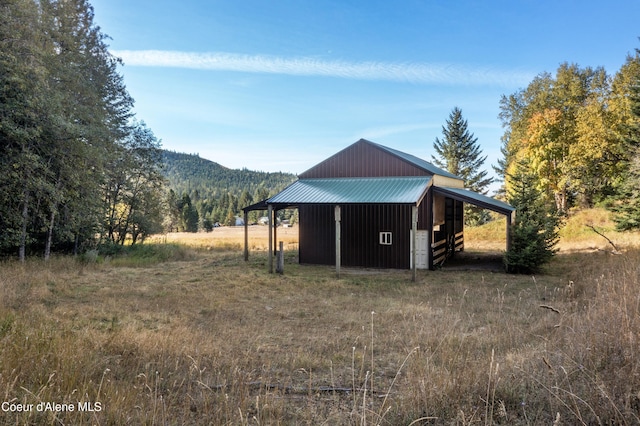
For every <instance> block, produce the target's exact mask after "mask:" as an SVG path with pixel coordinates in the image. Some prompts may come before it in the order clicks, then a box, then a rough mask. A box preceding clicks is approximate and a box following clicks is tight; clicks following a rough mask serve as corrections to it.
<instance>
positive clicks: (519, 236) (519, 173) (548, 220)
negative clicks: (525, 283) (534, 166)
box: [504, 162, 560, 274]
mask: <svg viewBox="0 0 640 426" xmlns="http://www.w3.org/2000/svg"><path fill="white" fill-rule="evenodd" d="M508 179H509V183H510V190H509V192H508V193H507V201H508V202H509V204H511V205H512V206H514V207H515V208H516V222H515V224H512V225H511V226H512V228H511V241H510V246H509V250H508V251H507V252H506V253H505V256H504V263H505V268H506V270H507V272H510V273H517V274H532V273H536V272H538V271H539V270H540V268H541V267H542V266H543V265H544V264H546V263H547V262H549V261H550V260H551V258H552V257H553V256H554V254H555V252H556V249H555V248H554V246H555V245H556V243H557V242H558V227H559V225H560V218H559V216H558V215H557V213H556V211H555V209H553V208H552V207H549V205H548V203H546V202H545V200H544V197H543V194H542V193H541V192H540V191H539V190H538V189H537V187H538V186H537V182H536V181H537V177H536V175H535V173H533V172H532V171H531V169H530V165H529V164H528V163H525V162H521V163H519V164H518V168H517V169H516V171H515V173H514V174H513V175H509V176H508Z"/></svg>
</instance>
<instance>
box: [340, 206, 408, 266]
mask: <svg viewBox="0 0 640 426" xmlns="http://www.w3.org/2000/svg"><path fill="white" fill-rule="evenodd" d="M410 229H411V206H405V205H391V204H383V205H372V204H361V205H358V204H352V205H345V206H343V216H342V232H343V237H344V238H343V239H342V246H341V253H342V264H343V265H344V266H358V267H369V268H396V269H407V268H409V263H410V259H409V230H410ZM380 232H391V233H392V236H393V237H392V238H393V239H392V244H391V245H389V246H387V245H382V244H380V240H379V235H380V234H379V233H380Z"/></svg>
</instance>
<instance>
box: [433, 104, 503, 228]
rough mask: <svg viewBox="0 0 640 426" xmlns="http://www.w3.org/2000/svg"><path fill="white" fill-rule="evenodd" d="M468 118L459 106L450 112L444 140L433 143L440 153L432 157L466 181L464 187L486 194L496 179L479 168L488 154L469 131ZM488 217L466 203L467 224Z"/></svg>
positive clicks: (483, 220)
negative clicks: (483, 152) (464, 116)
mask: <svg viewBox="0 0 640 426" xmlns="http://www.w3.org/2000/svg"><path fill="white" fill-rule="evenodd" d="M467 127H468V124H467V120H465V119H464V118H463V117H462V111H461V110H460V108H458V107H455V108H454V109H453V110H452V111H451V113H450V114H449V119H448V120H447V124H446V126H442V135H443V139H442V140H440V139H438V138H436V140H435V142H434V143H433V148H434V149H435V151H436V153H437V154H438V156H437V157H436V156H433V155H432V156H431V157H432V159H433V162H434V163H435V164H436V165H437V166H438V167H441V168H443V169H445V170H447V171H448V172H450V173H453V174H454V175H456V176H459V177H461V178H462V179H463V180H464V186H465V188H467V189H469V190H471V191H474V192H478V193H480V194H486V193H487V192H488V186H489V185H490V184H491V183H492V182H493V178H491V177H487V171H486V170H480V168H481V167H482V165H483V164H484V162H485V160H486V159H487V157H486V156H484V157H482V156H481V155H482V152H481V150H480V146H479V145H478V138H476V137H474V135H473V133H469V130H468V128H467ZM487 220H488V213H487V212H486V211H484V210H482V209H478V208H476V207H473V206H465V223H467V224H481V223H484V222H486V221H487Z"/></svg>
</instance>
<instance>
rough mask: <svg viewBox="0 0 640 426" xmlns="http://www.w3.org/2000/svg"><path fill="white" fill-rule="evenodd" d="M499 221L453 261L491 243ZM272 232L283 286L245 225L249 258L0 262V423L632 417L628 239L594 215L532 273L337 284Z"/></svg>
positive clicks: (143, 252)
mask: <svg viewBox="0 0 640 426" xmlns="http://www.w3.org/2000/svg"><path fill="white" fill-rule="evenodd" d="M503 222H504V221H500V222H496V223H492V224H489V225H485V226H484V227H481V228H476V229H468V230H467V232H466V233H465V236H466V238H467V242H466V250H467V251H468V252H471V253H474V252H478V253H480V252H483V251H495V250H500V249H503V248H504V223H503ZM587 224H591V225H593V226H595V227H596V229H598V230H599V231H601V232H602V233H604V234H605V235H607V237H609V238H610V239H611V240H612V241H613V242H614V243H615V244H616V245H617V246H618V248H619V249H620V254H612V253H611V249H612V247H611V245H610V244H609V242H607V241H606V240H605V239H604V238H603V237H601V236H599V235H597V234H595V233H594V232H593V231H592V230H589V229H586V230H585V228H586V226H585V225H587ZM278 232H279V238H278V239H279V240H283V241H285V248H286V249H288V251H287V252H286V259H285V273H284V274H283V275H278V274H269V273H268V271H267V255H266V250H265V247H266V237H267V233H266V229H265V228H264V227H258V226H253V227H250V238H249V240H250V243H249V245H250V247H251V255H250V259H249V261H248V262H244V260H243V254H242V250H241V248H242V244H243V233H242V230H241V229H216V230H215V231H213V232H212V233H209V234H196V235H186V234H182V235H176V234H171V235H167V236H162V237H157V238H156V239H154V240H152V241H149V242H148V243H145V247H142V248H139V249H138V250H134V251H131V252H130V253H129V254H127V255H120V256H116V257H111V258H110V257H103V256H97V255H94V256H84V257H82V258H78V259H75V258H71V257H59V258H53V259H52V260H51V261H50V262H48V263H46V264H45V263H44V262H43V261H41V260H38V259H31V260H28V261H27V262H26V263H25V264H20V263H18V262H15V261H4V262H2V263H0V399H1V400H2V401H1V402H2V403H3V405H2V411H0V424H18V425H22V424H50V425H61V424H96V425H123V424H132V425H140V424H143V425H176V424H213V425H245V424H246V425H258V424H263V425H273V424H282V425H289V424H313V425H318V424H326V425H338V424H339V425H432V424H435V425H451V424H453V425H492V424H493V425H498V424H504V425H538V424H549V425H551V424H555V425H561V424H562V425H575V424H578V425H580V424H584V425H592V424H596V425H597V424H603V425H604V424H629V425H632V424H638V423H640V350H639V349H640V347H639V345H640V291H638V290H639V289H640V246H639V244H640V235H638V234H637V233H636V234H618V233H615V232H613V227H612V226H611V223H610V221H609V220H608V217H607V215H606V214H605V213H604V212H602V211H593V212H591V213H590V214H587V215H576V217H574V218H573V219H571V220H570V221H568V222H567V225H566V227H565V230H564V231H563V235H562V241H561V242H560V245H559V248H560V249H561V250H560V252H559V253H558V255H557V257H556V258H555V259H554V260H553V262H552V263H551V264H550V265H549V266H548V267H547V268H546V270H545V272H544V273H543V274H540V275H536V276H516V275H507V274H504V273H499V272H491V271H488V270H482V269H478V270H458V269H456V270H447V268H446V267H445V268H443V269H441V270H437V271H432V272H430V271H419V272H418V280H417V282H412V281H411V272H410V271H387V270H384V271H380V270H359V269H347V270H346V271H345V273H344V274H343V275H342V277H341V278H340V279H337V278H336V277H335V274H334V271H333V269H332V268H331V267H325V266H310V265H299V264H297V259H296V255H297V252H296V248H297V244H296V242H297V235H296V230H295V228H294V229H279V230H278ZM38 404H40V405H38ZM55 404H58V405H55ZM71 410H73V411H71Z"/></svg>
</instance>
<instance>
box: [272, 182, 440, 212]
mask: <svg viewBox="0 0 640 426" xmlns="http://www.w3.org/2000/svg"><path fill="white" fill-rule="evenodd" d="M431 183H432V179H431V177H430V176H404V177H366V178H362V177H359V178H320V179H300V180H297V181H296V182H294V183H292V184H291V185H289V186H288V187H287V188H285V189H284V190H283V191H281V192H280V193H278V194H276V195H274V196H273V197H271V198H269V199H268V200H266V204H267V205H269V204H272V205H276V206H277V207H282V206H299V205H301V204H411V205H418V204H420V202H421V201H422V199H423V198H424V196H425V195H426V193H427V190H428V189H429V187H430V186H431Z"/></svg>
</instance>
